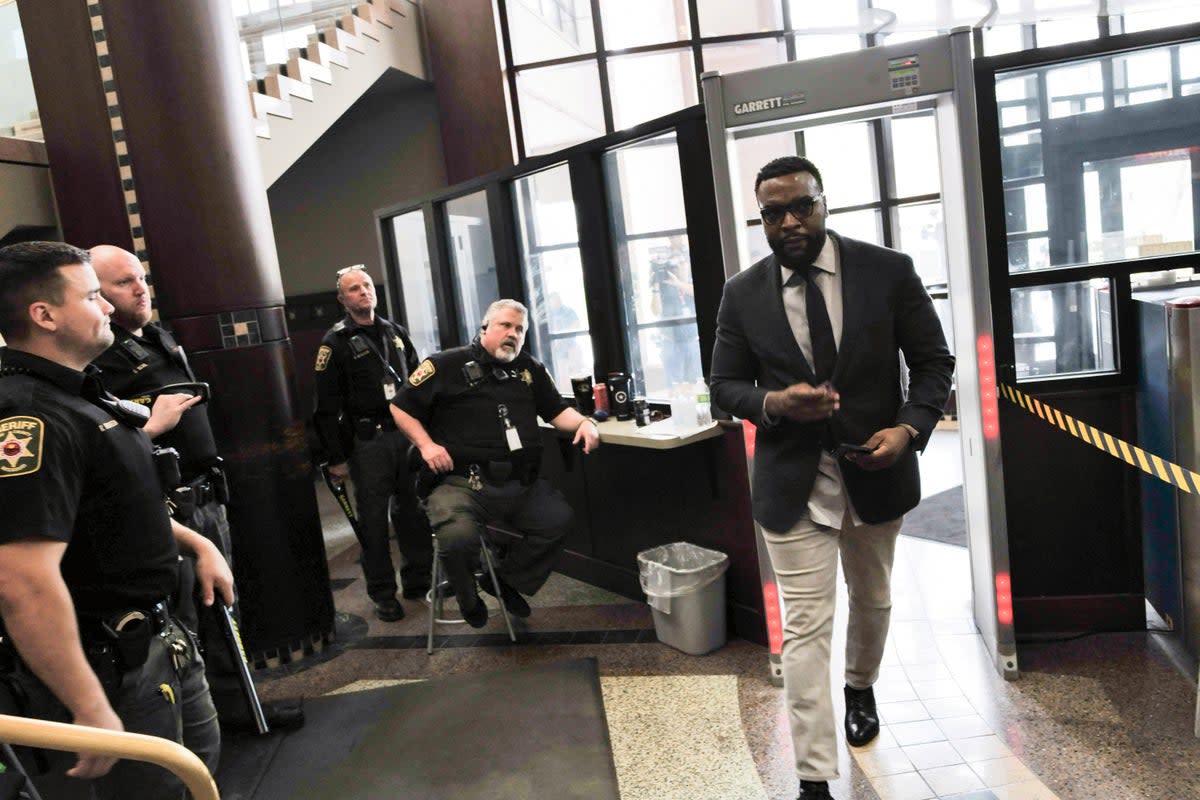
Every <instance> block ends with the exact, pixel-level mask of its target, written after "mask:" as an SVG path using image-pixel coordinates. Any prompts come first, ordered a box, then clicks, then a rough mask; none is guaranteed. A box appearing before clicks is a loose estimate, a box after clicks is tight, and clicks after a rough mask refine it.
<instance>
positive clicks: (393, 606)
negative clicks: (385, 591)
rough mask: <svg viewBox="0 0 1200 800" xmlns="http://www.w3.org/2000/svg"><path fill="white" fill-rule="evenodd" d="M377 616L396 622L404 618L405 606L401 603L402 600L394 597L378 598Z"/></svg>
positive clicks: (376, 605)
mask: <svg viewBox="0 0 1200 800" xmlns="http://www.w3.org/2000/svg"><path fill="white" fill-rule="evenodd" d="M375 616H377V617H379V618H380V619H381V620H383V621H384V622H395V621H396V620H398V619H404V608H403V607H402V606H401V605H400V601H399V600H397V599H396V598H394V597H388V598H385V599H383V600H376V601H375Z"/></svg>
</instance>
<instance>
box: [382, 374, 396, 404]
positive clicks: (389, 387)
mask: <svg viewBox="0 0 1200 800" xmlns="http://www.w3.org/2000/svg"><path fill="white" fill-rule="evenodd" d="M395 396H396V382H395V381H393V380H392V379H391V378H390V377H389V378H384V379H383V399H384V400H388V401H390V400H391V399H392V398H393V397H395Z"/></svg>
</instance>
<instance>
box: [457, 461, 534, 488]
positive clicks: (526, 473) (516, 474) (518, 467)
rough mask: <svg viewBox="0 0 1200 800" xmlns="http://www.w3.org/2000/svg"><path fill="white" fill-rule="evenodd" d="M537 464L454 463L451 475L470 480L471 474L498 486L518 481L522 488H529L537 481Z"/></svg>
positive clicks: (508, 462) (498, 462)
mask: <svg viewBox="0 0 1200 800" xmlns="http://www.w3.org/2000/svg"><path fill="white" fill-rule="evenodd" d="M539 466H540V465H538V464H535V463H532V462H512V461H505V460H496V461H482V460H481V461H478V462H474V463H470V464H459V463H457V462H456V463H455V465H454V469H452V470H450V474H451V475H458V476H459V477H462V478H468V479H469V478H470V477H471V475H472V474H476V475H479V476H480V477H481V478H482V479H483V480H485V481H487V482H488V483H490V484H492V485H493V486H498V485H499V484H502V483H507V482H508V481H520V483H521V485H522V486H529V485H530V484H531V483H533V482H534V481H536V480H537V479H538V471H539Z"/></svg>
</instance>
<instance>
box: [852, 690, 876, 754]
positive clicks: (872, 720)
mask: <svg viewBox="0 0 1200 800" xmlns="http://www.w3.org/2000/svg"><path fill="white" fill-rule="evenodd" d="M878 735H879V712H878V711H876V710H875V692H874V691H873V690H872V689H871V688H870V687H869V686H868V687H867V688H866V689H853V688H851V687H849V686H847V687H846V741H847V742H849V743H850V744H852V745H854V746H855V747H862V746H863V745H864V744H867V743H868V742H870V741H871V740H872V739H874V738H875V737H876V736H878Z"/></svg>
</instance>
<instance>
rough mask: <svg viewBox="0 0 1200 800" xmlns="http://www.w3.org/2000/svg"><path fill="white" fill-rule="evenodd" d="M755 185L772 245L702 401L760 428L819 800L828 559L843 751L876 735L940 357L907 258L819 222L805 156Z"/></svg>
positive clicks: (942, 349) (723, 330)
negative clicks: (844, 601)
mask: <svg viewBox="0 0 1200 800" xmlns="http://www.w3.org/2000/svg"><path fill="white" fill-rule="evenodd" d="M755 195H756V197H757V198H758V203H759V206H760V213H761V215H762V219H763V229H764V232H765V233H766V236H767V242H768V243H769V244H770V246H771V250H772V255H769V256H767V257H766V258H764V259H762V260H761V261H759V262H757V263H756V264H754V265H753V266H751V267H750V268H749V269H746V270H745V271H743V272H742V273H740V274H738V275H736V276H734V277H733V278H730V279H729V281H728V282H727V283H726V284H725V289H724V294H723V296H722V298H721V308H720V311H719V312H718V314H717V340H716V345H715V347H714V349H713V361H712V370H711V385H712V398H713V403H714V405H716V406H718V407H719V408H721V409H724V410H725V411H727V412H729V413H730V414H733V415H735V416H738V417H742V418H744V419H748V420H751V421H752V422H754V423H755V424H756V425H757V426H758V433H757V442H756V452H755V458H754V462H755V463H754V475H753V481H752V483H753V485H752V494H753V508H754V518H755V520H756V521H757V522H758V523H759V525H760V526H761V527H762V529H763V538H764V540H765V542H766V546H767V552H768V554H769V556H770V559H771V565H772V567H773V569H774V571H775V574H776V579H777V582H778V586H779V590H780V596H781V597H782V599H783V603H784V606H785V622H784V644H783V671H784V686H785V692H786V695H787V701H788V713H789V718H790V722H791V728H792V742H793V745H794V748H795V753H796V771H797V775H798V777H799V778H800V800H820V799H821V798H829V797H830V794H829V786H828V781H829V780H830V779H832V778H836V777H837V775H838V770H837V762H838V759H837V738H836V736H837V734H836V724H835V722H834V715H833V700H832V696H831V691H830V675H829V653H830V641H831V636H832V628H833V612H834V597H835V591H834V590H835V583H836V579H837V562H838V558H839V556H840V558H841V561H842V568H843V571H844V573H845V576H846V584H847V587H848V589H849V597H850V618H849V625H848V629H847V642H846V676H845V679H846V687H845V695H846V719H845V729H846V738H847V741H848V742H849V743H850V744H852V745H856V746H858V745H864V744H866V743H868V742H870V741H871V740H872V739H873V738H875V736H876V735H877V734H878V732H879V719H878V715H877V713H876V710H875V698H874V694H873V692H872V689H871V686H872V684H874V682H875V680H876V679H877V678H878V675H879V663H880V660H881V659H882V656H883V647H884V643H885V641H886V639H887V631H888V621H889V616H890V612H891V568H892V557H893V554H894V551H895V542H896V536H897V535H898V534H899V532H900V523H901V519H902V517H903V515H904V513H905V512H907V511H909V510H910V509H912V508H913V507H915V506H916V505H917V503H918V502H919V501H920V499H921V486H920V474H919V472H918V469H917V458H916V454H917V452H919V451H920V450H921V449H922V448H924V446H925V444H926V443H927V442H928V441H929V436H930V434H931V433H932V431H933V428H934V426H935V425H936V424H937V421H938V419H939V418H940V417H941V414H942V409H943V407H944V405H945V403H946V399H947V396H948V394H949V390H950V380H951V373H952V372H953V369H954V357H953V356H951V355H950V352H949V350H948V348H947V347H946V339H945V337H944V336H943V334H942V328H941V325H940V323H939V321H938V317H937V314H936V312H935V311H934V308H933V303H932V301H931V300H930V299H929V295H928V294H927V293H926V291H925V288H924V286H923V285H922V283H921V279H920V277H918V275H917V273H916V271H915V270H914V269H913V263H912V259H911V258H909V257H908V256H906V255H904V254H902V253H898V252H895V251H893V250H888V249H886V248H883V247H877V246H875V245H872V244H867V243H865V242H859V241H855V240H854V239H848V238H846V237H843V236H839V235H838V234H836V233H833V232H831V231H827V230H826V229H825V219H826V217H827V216H828V214H829V209H828V205H827V201H826V198H825V195H824V186H823V184H822V182H821V173H820V172H819V171H818V170H817V167H816V166H815V165H814V164H813V163H812V162H811V161H809V160H807V159H805V158H799V157H786V158H779V159H776V160H774V161H772V162H770V163H769V164H767V165H766V166H764V167H763V168H762V169H761V170H760V171H759V174H758V177H757V179H756V181H755ZM902 359H903V360H902ZM839 445H857V446H859V447H860V448H862V449H861V450H860V451H858V452H847V451H846V450H845V448H843V447H839Z"/></svg>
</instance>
